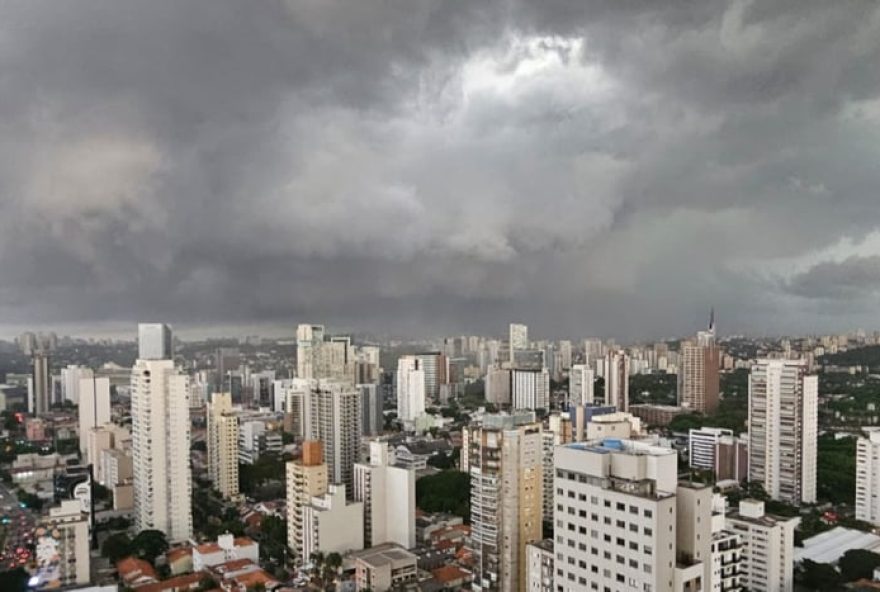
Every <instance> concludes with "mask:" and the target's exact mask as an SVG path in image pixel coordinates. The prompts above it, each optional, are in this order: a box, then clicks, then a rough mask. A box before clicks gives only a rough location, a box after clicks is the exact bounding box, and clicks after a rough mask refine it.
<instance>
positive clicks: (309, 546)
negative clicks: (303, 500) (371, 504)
mask: <svg viewBox="0 0 880 592" xmlns="http://www.w3.org/2000/svg"><path fill="white" fill-rule="evenodd" d="M363 521H364V504H363V503H362V502H348V501H346V495H345V485H344V484H339V485H335V484H333V485H330V486H329V487H328V489H327V493H325V494H324V495H321V496H316V497H313V498H312V500H311V503H310V504H309V505H307V506H305V507H304V508H303V545H302V553H303V557H311V556H312V554H313V553H315V552H317V551H320V552H321V553H324V554H325V555H326V554H328V553H339V554H345V553H347V552H349V551H359V550H361V549H363V548H364V531H363V529H361V528H360V525H361V524H363Z"/></svg>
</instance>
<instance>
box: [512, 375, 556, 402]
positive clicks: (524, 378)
mask: <svg viewBox="0 0 880 592" xmlns="http://www.w3.org/2000/svg"><path fill="white" fill-rule="evenodd" d="M510 399H511V405H512V407H513V408H514V409H532V410H535V409H544V410H549V409H550V374H549V373H548V372H547V369H546V368H543V369H541V370H521V369H512V370H511V371H510Z"/></svg>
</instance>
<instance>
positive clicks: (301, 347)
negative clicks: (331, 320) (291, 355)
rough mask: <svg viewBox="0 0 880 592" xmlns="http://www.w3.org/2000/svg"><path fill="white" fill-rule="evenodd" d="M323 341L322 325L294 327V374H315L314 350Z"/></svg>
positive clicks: (313, 375)
mask: <svg viewBox="0 0 880 592" xmlns="http://www.w3.org/2000/svg"><path fill="white" fill-rule="evenodd" d="M323 342H324V325H300V326H299V327H297V328H296V375H297V377H298V378H305V379H310V378H317V377H316V376H315V350H316V349H317V348H319V347H320V346H321V344H322V343H323Z"/></svg>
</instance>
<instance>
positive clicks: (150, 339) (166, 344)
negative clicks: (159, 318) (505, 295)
mask: <svg viewBox="0 0 880 592" xmlns="http://www.w3.org/2000/svg"><path fill="white" fill-rule="evenodd" d="M173 358H174V346H173V338H172V335H171V327H169V326H168V325H165V324H163V323H140V324H138V359H139V360H171V359H173Z"/></svg>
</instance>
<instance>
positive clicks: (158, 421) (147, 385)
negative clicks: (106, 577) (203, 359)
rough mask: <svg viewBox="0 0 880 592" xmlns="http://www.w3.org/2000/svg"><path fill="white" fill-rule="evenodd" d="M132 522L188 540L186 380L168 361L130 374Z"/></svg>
mask: <svg viewBox="0 0 880 592" xmlns="http://www.w3.org/2000/svg"><path fill="white" fill-rule="evenodd" d="M131 417H132V430H131V442H132V456H133V461H134V519H135V528H136V529H137V530H138V531H141V530H147V529H155V530H160V531H162V532H164V533H165V534H166V536H167V537H168V539H169V540H170V541H185V540H187V539H189V538H190V537H192V508H191V496H192V473H191V470H190V463H189V449H190V421H189V377H188V376H186V375H184V374H181V373H179V372H178V371H177V370H175V368H174V362H173V361H172V360H138V361H137V362H135V365H134V368H133V369H132V373H131Z"/></svg>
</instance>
